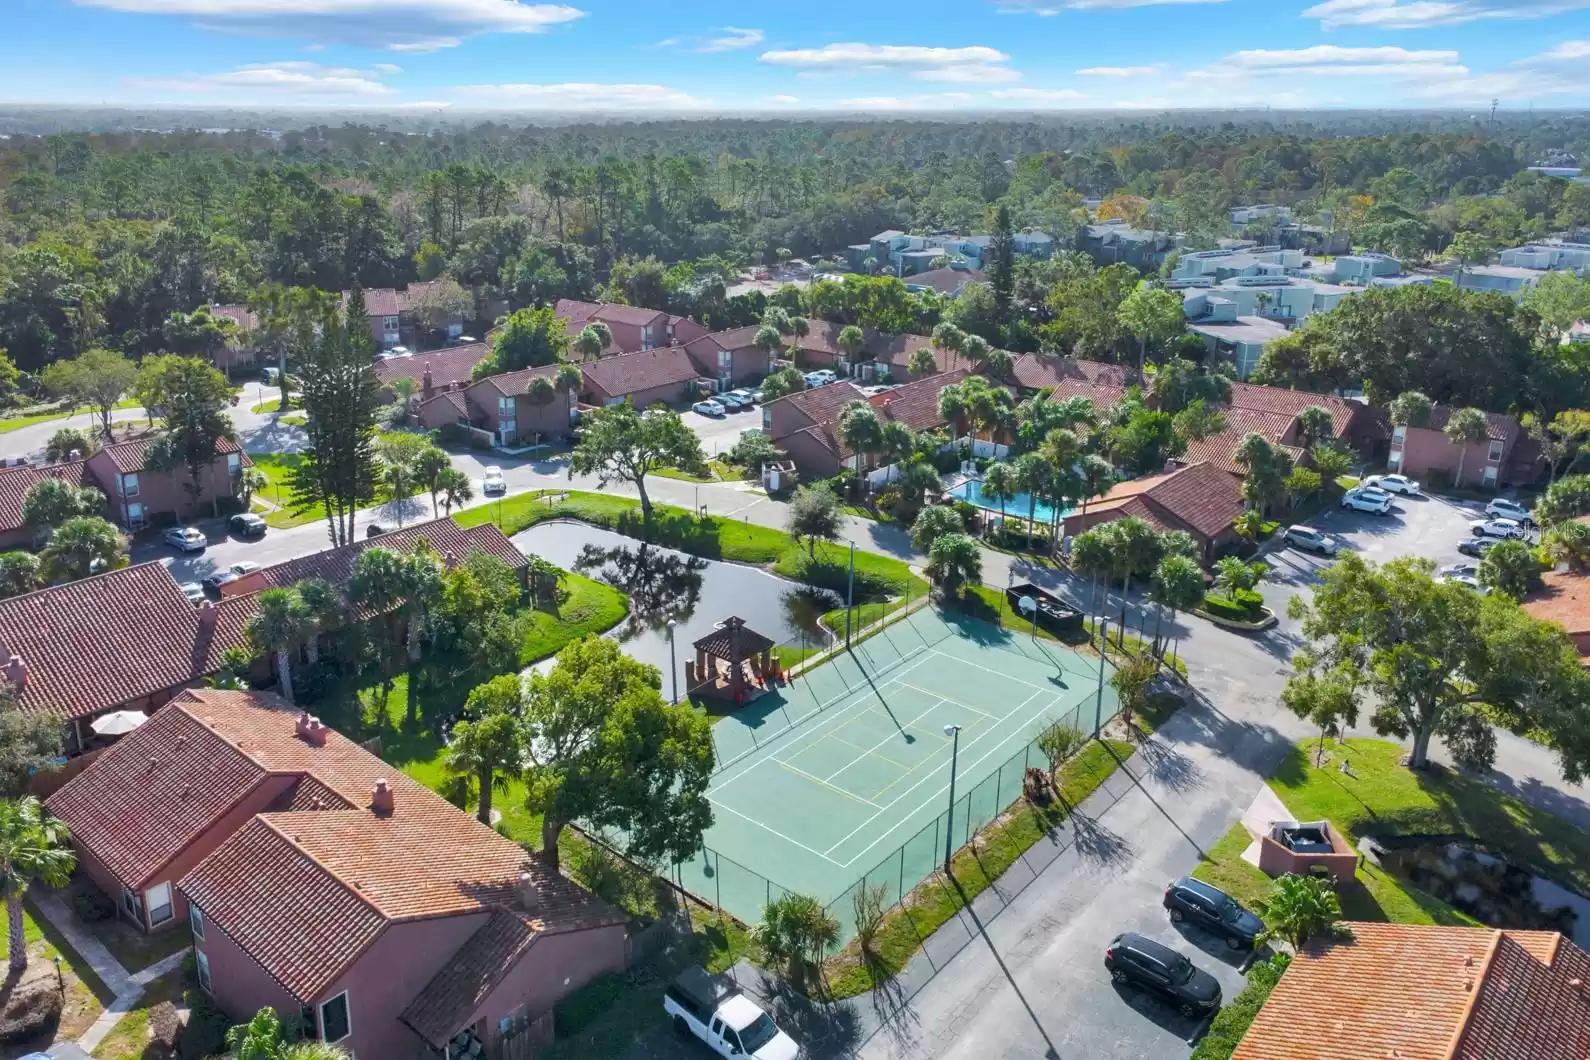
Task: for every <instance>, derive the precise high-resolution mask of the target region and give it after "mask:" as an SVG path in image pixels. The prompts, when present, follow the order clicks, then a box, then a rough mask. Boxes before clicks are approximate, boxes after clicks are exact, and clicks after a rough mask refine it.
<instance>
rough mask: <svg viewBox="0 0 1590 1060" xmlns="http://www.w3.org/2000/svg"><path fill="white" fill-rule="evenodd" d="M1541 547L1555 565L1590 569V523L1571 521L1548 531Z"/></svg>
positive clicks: (1559, 524) (1574, 568)
mask: <svg viewBox="0 0 1590 1060" xmlns="http://www.w3.org/2000/svg"><path fill="white" fill-rule="evenodd" d="M1540 545H1541V547H1542V548H1543V549H1545V550H1546V555H1547V556H1549V557H1550V558H1551V561H1552V562H1553V563H1566V564H1567V565H1568V566H1569V567H1570V568H1571V569H1573V570H1585V569H1587V568H1590V523H1581V522H1580V521H1579V520H1577V519H1569V520H1567V521H1566V522H1561V523H1558V524H1557V525H1556V526H1553V527H1552V528H1551V529H1550V530H1547V531H1546V534H1545V537H1544V538H1543V539H1542V540H1541V543H1540Z"/></svg>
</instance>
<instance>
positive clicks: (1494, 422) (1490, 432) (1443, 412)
mask: <svg viewBox="0 0 1590 1060" xmlns="http://www.w3.org/2000/svg"><path fill="white" fill-rule="evenodd" d="M1456 411H1457V410H1456V409H1454V408H1452V407H1451V406H1450V405H1435V406H1433V407H1432V408H1431V409H1430V422H1429V423H1426V424H1425V425H1424V429H1425V430H1427V431H1444V430H1446V425H1447V422H1448V421H1449V420H1451V419H1452V413H1454V412H1456ZM1523 430H1524V428H1523V426H1522V425H1521V424H1519V422H1518V420H1516V419H1514V418H1513V417H1512V416H1509V415H1506V414H1505V413H1501V412H1487V413H1485V436H1486V437H1487V438H1489V439H1491V440H1492V441H1503V442H1506V441H1511V440H1512V439H1514V438H1516V437H1518V435H1520V434H1522V433H1523Z"/></svg>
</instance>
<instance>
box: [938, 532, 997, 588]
mask: <svg viewBox="0 0 1590 1060" xmlns="http://www.w3.org/2000/svg"><path fill="white" fill-rule="evenodd" d="M923 570H925V571H926V572H927V576H928V579H929V580H930V581H932V583H933V584H934V585H935V586H937V587H938V589H939V592H941V593H942V594H943V595H944V596H945V597H946V598H947V599H951V600H954V599H957V598H958V597H959V596H960V594H961V589H962V588H964V587H965V586H967V585H977V584H980V583H981V582H982V580H983V553H982V551H981V550H980V549H979V548H978V547H977V542H976V541H973V540H972V539H971V538H970V537H968V536H966V535H965V534H940V535H939V536H938V537H936V538H934V539H933V544H932V547H931V548H929V549H928V563H927V566H926V567H924V568H923Z"/></svg>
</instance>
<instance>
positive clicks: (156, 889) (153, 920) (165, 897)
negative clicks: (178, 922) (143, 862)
mask: <svg viewBox="0 0 1590 1060" xmlns="http://www.w3.org/2000/svg"><path fill="white" fill-rule="evenodd" d="M144 904H145V905H146V906H148V908H149V926H150V927H154V926H155V925H156V924H164V923H165V922H166V921H167V920H170V919H171V918H172V917H173V916H174V915H175V913H174V912H173V911H172V908H171V884H169V883H157V884H155V885H154V886H153V887H151V888H149V889H148V890H147V891H145V892H144Z"/></svg>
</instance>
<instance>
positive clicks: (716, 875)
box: [707, 847, 723, 916]
mask: <svg viewBox="0 0 1590 1060" xmlns="http://www.w3.org/2000/svg"><path fill="white" fill-rule="evenodd" d="M707 849H708V851H709V852H710V853H712V854H716V855H717V864H715V865H713V866H712V885H713V886H714V887H716V888H717V892H716V893H717V900H718V915H719V916H722V915H723V855H722V854H718V852H717V851H716V850H712V848H711V847H708V848H707Z"/></svg>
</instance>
